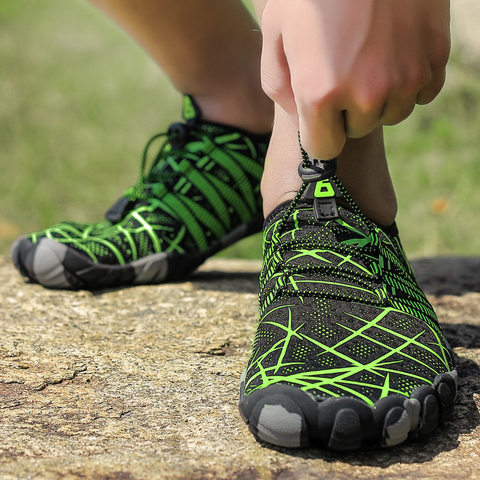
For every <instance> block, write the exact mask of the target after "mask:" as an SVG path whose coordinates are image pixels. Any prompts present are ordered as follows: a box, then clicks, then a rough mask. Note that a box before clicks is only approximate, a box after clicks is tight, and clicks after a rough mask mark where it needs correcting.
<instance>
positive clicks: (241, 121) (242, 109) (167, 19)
mask: <svg viewBox="0 0 480 480" xmlns="http://www.w3.org/2000/svg"><path fill="white" fill-rule="evenodd" d="M91 3H93V4H94V5H96V6H97V7H99V8H100V9H101V10H102V11H104V12H105V13H107V14H108V15H109V16H110V17H111V18H112V19H114V20H115V21H116V22H117V23H118V24H119V25H120V26H122V27H123V28H124V29H125V30H126V31H127V32H128V33H130V34H131V35H132V37H133V38H134V39H136V40H137V42H138V43H139V44H140V45H141V46H142V47H143V48H144V49H145V50H146V51H147V53H148V54H149V55H150V56H151V57H152V59H153V60H154V61H155V62H157V64H158V65H159V66H160V67H161V68H162V69H163V70H164V71H165V72H166V73H167V75H168V76H169V77H170V79H171V80H172V82H173V84H174V86H175V87H176V88H177V90H179V91H180V92H182V93H188V94H190V95H193V96H194V97H195V99H196V100H197V102H198V104H199V105H200V107H201V109H202V111H203V114H204V117H205V118H206V119H208V120H211V121H217V122H222V123H227V124H230V125H235V126H237V127H240V128H244V129H246V130H249V131H252V132H256V133H266V132H269V131H270V129H271V124H272V113H273V112H272V102H271V101H270V100H269V99H268V98H267V96H266V95H265V94H264V93H263V91H262V89H261V86H260V50H261V34H260V32H259V28H258V26H257V25H256V23H255V22H254V20H253V19H252V17H251V16H250V14H249V13H248V11H247V10H246V9H245V7H244V6H243V5H242V3H241V2H240V1H238V0H203V1H202V0H182V1H181V2H175V1H171V0H91Z"/></svg>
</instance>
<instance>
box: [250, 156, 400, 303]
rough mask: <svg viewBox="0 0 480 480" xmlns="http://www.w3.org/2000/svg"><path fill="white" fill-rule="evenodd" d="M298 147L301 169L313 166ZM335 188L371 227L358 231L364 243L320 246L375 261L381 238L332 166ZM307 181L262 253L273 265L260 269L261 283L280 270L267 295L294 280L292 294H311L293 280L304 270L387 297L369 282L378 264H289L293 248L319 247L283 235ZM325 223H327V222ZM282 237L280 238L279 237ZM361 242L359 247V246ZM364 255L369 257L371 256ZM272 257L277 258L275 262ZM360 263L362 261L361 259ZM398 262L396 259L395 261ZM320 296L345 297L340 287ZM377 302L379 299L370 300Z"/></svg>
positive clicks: (382, 298)
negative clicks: (354, 267) (359, 266)
mask: <svg viewBox="0 0 480 480" xmlns="http://www.w3.org/2000/svg"><path fill="white" fill-rule="evenodd" d="M300 148H301V151H302V164H301V168H302V169H303V171H305V170H307V169H309V168H310V167H311V166H312V162H311V160H310V158H309V157H308V154H307V153H306V152H305V150H304V149H303V148H302V147H300ZM329 178H331V180H332V181H333V182H335V185H336V186H337V188H338V189H339V190H340V191H341V192H342V194H343V198H344V199H345V200H346V201H347V203H348V204H349V206H350V210H351V211H352V212H353V213H355V214H357V215H359V216H360V217H361V218H362V220H364V221H365V223H366V224H367V225H368V227H369V229H370V234H369V235H364V234H363V233H362V232H358V233H359V241H360V242H361V243H362V242H363V245H358V244H357V245H349V244H346V243H340V242H334V241H326V242H324V243H323V244H322V246H321V250H324V251H329V252H331V253H333V254H339V255H341V256H342V257H345V258H351V257H353V258H356V259H359V258H361V259H362V260H364V261H365V260H366V262H365V263H366V264H368V263H373V262H375V259H376V258H378V256H379V252H380V249H379V245H380V243H381V242H380V239H379V235H378V232H377V231H376V230H377V229H376V228H375V226H374V225H373V224H371V222H370V221H369V220H368V219H367V218H366V217H365V216H364V215H363V213H362V212H361V210H360V209H359V208H358V207H357V206H356V204H355V203H354V201H353V199H352V198H351V197H350V195H349V193H348V192H347V190H346V189H345V188H344V187H343V185H342V184H341V183H340V182H339V181H338V179H337V177H336V176H335V171H334V170H332V175H331V176H330V177H329ZM307 186H308V184H307V182H305V181H304V182H303V183H302V186H301V187H300V189H299V191H298V192H297V194H296V196H295V197H294V199H293V200H292V202H291V203H290V205H289V206H288V207H287V209H286V210H285V212H284V213H283V215H282V218H281V220H280V222H279V223H278V225H277V226H276V228H275V232H274V233H273V236H274V237H276V238H272V240H271V245H270V246H269V248H267V250H266V251H265V252H264V255H265V257H264V258H265V265H266V266H268V265H270V264H272V265H275V266H274V268H273V269H272V268H270V269H269V268H268V267H267V268H266V271H265V270H264V272H262V276H261V278H260V283H261V284H262V285H264V284H265V283H266V281H267V280H268V279H270V278H272V275H274V274H275V273H279V272H281V274H280V275H279V276H278V277H277V284H276V286H275V287H274V290H273V292H272V295H270V298H273V297H275V296H277V295H279V294H281V291H282V290H283V289H284V288H285V287H286V286H287V285H289V284H291V285H293V284H295V289H293V290H292V291H289V295H291V294H293V295H296V296H302V295H310V296H311V295H312V291H308V290H306V289H302V288H301V286H299V285H298V283H297V282H296V280H297V281H298V278H299V276H302V275H303V274H308V276H309V277H312V276H314V277H318V276H327V275H329V276H334V277H336V278H339V279H345V280H350V281H352V282H354V283H356V284H357V285H359V286H362V287H363V288H365V289H367V290H372V291H375V292H376V293H377V295H378V298H379V302H381V303H383V302H384V301H385V300H386V294H385V292H384V291H383V289H379V288H378V287H376V288H372V286H373V285H372V284H376V285H378V281H379V274H380V270H381V269H380V268H379V269H378V271H371V270H369V269H366V270H362V269H357V270H356V271H352V270H349V269H347V268H342V266H341V265H335V266H331V265H329V264H328V263H326V262H322V261H318V262H315V263H310V264H309V265H308V266H293V267H290V266H289V265H288V264H287V261H286V254H287V253H289V252H292V251H295V250H297V251H302V250H304V251H313V250H317V249H318V245H315V244H314V243H313V241H309V240H308V239H300V240H299V239H295V238H294V236H293V235H292V238H291V239H289V240H285V235H288V233H289V231H288V230H287V228H286V227H287V222H288V220H289V218H290V217H291V215H292V214H293V212H294V210H295V209H296V208H297V206H298V203H299V201H300V200H301V198H302V196H303V194H304V192H305V190H306V188H307ZM339 223H340V224H343V226H345V228H349V229H352V228H353V227H351V226H349V225H348V224H346V223H345V222H343V220H339ZM326 227H327V225H326ZM280 237H282V240H280ZM360 246H361V250H360V248H359V247H360ZM389 256H390V257H391V259H392V261H395V260H396V259H395V257H394V256H393V255H389ZM367 257H371V260H370V261H369V259H368V258H367ZM275 260H278V263H275ZM362 263H363V262H362ZM396 263H398V262H396ZM319 296H322V297H323V298H326V297H327V296H328V297H329V298H335V299H338V300H344V299H345V298H346V297H347V295H345V294H343V293H342V292H341V291H340V290H339V291H338V292H336V293H333V294H332V293H331V294H328V295H326V294H325V293H323V294H321V293H320V292H319ZM372 303H376V304H378V302H372Z"/></svg>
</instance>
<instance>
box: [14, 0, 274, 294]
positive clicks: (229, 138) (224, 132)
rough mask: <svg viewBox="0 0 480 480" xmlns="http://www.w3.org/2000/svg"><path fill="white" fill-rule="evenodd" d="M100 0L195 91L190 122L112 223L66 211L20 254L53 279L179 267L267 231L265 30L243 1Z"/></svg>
mask: <svg viewBox="0 0 480 480" xmlns="http://www.w3.org/2000/svg"><path fill="white" fill-rule="evenodd" d="M93 3H95V4H96V5H98V6H99V7H100V8H101V9H103V10H104V11H105V12H106V13H108V14H109V15H111V16H112V17H113V18H114V19H115V20H117V21H118V23H120V25H122V26H123V27H124V28H125V29H126V30H127V31H129V32H130V33H131V34H132V35H133V36H134V37H135V38H136V39H137V40H138V41H139V42H140V44H141V45H143V47H144V48H145V49H146V50H147V52H148V53H150V55H151V56H152V58H153V59H154V60H155V61H156V62H157V63H158V64H159V65H160V66H161V67H163V68H164V69H165V70H166V72H167V74H168V75H170V77H171V78H172V81H173V83H174V85H175V86H176V87H177V88H178V89H179V90H180V91H182V92H183V93H186V94H190V95H193V96H189V95H185V102H184V118H185V120H187V121H186V123H183V124H182V123H176V124H173V125H172V126H171V127H170V129H169V130H168V132H166V133H165V134H162V135H159V136H164V139H165V142H164V144H163V145H162V146H161V148H160V151H159V153H158V154H157V156H156V157H155V159H154V161H153V162H152V166H151V167H150V170H149V171H148V172H146V171H144V168H145V165H144V164H142V171H141V174H140V177H139V180H138V182H137V185H135V186H134V187H132V188H130V189H128V190H127V191H126V192H125V193H124V196H123V197H122V198H121V199H120V200H119V201H118V202H117V203H116V204H115V205H114V206H113V207H112V208H111V209H110V210H109V211H108V212H107V221H106V222H105V221H104V222H100V223H97V224H78V223H75V222H65V223H62V224H59V225H55V226H53V227H51V228H48V229H46V230H44V231H42V232H38V233H33V234H30V235H28V236H26V237H21V238H20V239H19V240H18V241H17V242H16V243H15V244H14V246H13V248H12V257H13V260H14V262H15V265H16V266H17V268H18V269H19V270H20V271H21V272H22V273H23V274H24V275H26V276H28V277H29V278H30V279H31V280H32V281H35V282H38V283H41V284H42V285H44V286H47V287H52V288H81V287H89V288H95V287H102V286H103V287H108V286H114V285H125V284H132V283H134V284H138V283H161V282H164V281H168V280H172V279H177V278H181V277H184V276H185V275H187V274H188V273H190V272H191V271H193V270H195V268H196V267H197V266H198V265H200V264H201V263H202V262H203V261H205V260H206V258H208V257H209V256H211V255H213V254H214V253H216V252H218V251H219V250H221V249H222V248H225V247H227V246H228V245H230V244H232V243H233V242H235V241H236V240H239V239H240V238H243V237H245V236H247V235H250V234H252V233H256V232H257V231H260V230H261V226H262V222H263V215H262V199H261V195H260V178H261V175H262V172H263V164H264V160H265V153H266V148H267V144H268V141H269V138H270V134H269V133H267V132H270V129H271V110H272V109H273V104H272V102H271V101H270V100H269V99H268V98H267V97H266V96H265V94H264V93H263V91H262V90H261V87H260V74H259V57H260V36H259V33H258V31H257V29H256V28H257V27H256V26H255V23H254V21H253V19H252V18H251V17H250V15H249V14H248V12H247V11H246V10H245V8H244V7H243V5H242V4H241V3H240V2H239V1H236V0H182V1H181V2H172V1H170V0H135V1H134V0H95V1H94V2H93ZM255 132H259V133H255ZM150 145H151V143H149V144H148V146H150ZM146 153H147V152H145V155H144V161H145V159H146V157H147V155H146Z"/></svg>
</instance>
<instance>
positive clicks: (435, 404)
mask: <svg viewBox="0 0 480 480" xmlns="http://www.w3.org/2000/svg"><path fill="white" fill-rule="evenodd" d="M242 377H243V376H242ZM457 388H458V375H457V372H456V370H452V371H451V372H449V373H443V374H441V375H438V376H437V377H436V378H435V380H434V383H433V385H432V386H428V385H424V386H422V387H419V388H418V389H416V390H415V391H414V392H413V394H412V395H411V397H409V398H407V397H403V396H399V395H395V396H388V397H385V398H382V399H381V400H379V401H377V402H376V403H375V404H374V405H372V406H369V405H367V404H366V403H365V402H363V401H361V400H359V399H355V398H348V397H339V398H330V399H328V400H323V399H318V400H317V399H316V398H314V397H313V396H311V395H309V394H308V393H306V392H304V391H302V390H300V389H299V388H296V387H292V386H289V385H272V386H269V387H267V388H264V389H262V390H256V391H254V392H253V393H251V394H250V395H248V396H246V397H244V396H243V393H242V394H241V395H242V398H241V400H240V405H239V409H240V414H241V416H242V418H243V420H244V421H245V423H247V425H248V427H249V429H250V431H251V432H252V433H253V435H254V436H255V438H256V439H257V440H259V441H264V442H267V443H270V444H272V445H276V446H279V447H290V448H297V447H309V446H327V447H328V448H330V449H332V450H338V451H347V450H356V449H358V448H360V447H362V445H366V444H369V445H381V446H384V447H392V446H394V445H399V444H400V443H402V442H404V441H405V440H407V439H408V438H414V437H416V436H418V435H420V434H427V433H430V432H432V431H433V430H435V429H436V428H437V426H438V424H439V421H440V420H448V418H449V417H451V415H452V414H453V408H454V403H455V398H456V395H457ZM241 392H243V380H242V385H241Z"/></svg>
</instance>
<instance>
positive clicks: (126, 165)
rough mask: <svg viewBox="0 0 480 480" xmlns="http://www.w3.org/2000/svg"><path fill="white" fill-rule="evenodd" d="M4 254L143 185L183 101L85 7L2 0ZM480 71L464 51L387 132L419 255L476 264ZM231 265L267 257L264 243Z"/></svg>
mask: <svg viewBox="0 0 480 480" xmlns="http://www.w3.org/2000/svg"><path fill="white" fill-rule="evenodd" d="M0 32H1V33H0V58H1V62H0V105H1V108H0V125H1V128H0V171H1V175H0V196H1V198H0V201H1V205H2V207H1V209H0V253H4V254H5V253H7V252H8V248H9V245H10V243H11V241H12V240H13V239H14V238H15V237H16V236H17V235H18V234H20V233H22V232H29V231H34V230H39V229H41V228H44V227H46V226H48V225H51V224H52V223H55V222H57V221H60V220H65V219H77V220H92V221H93V220H97V219H99V218H100V217H101V216H102V215H103V213H104V211H105V210H106V208H107V207H109V206H110V204H111V203H113V201H114V200H115V199H116V198H117V197H118V196H119V195H120V194H121V192H122V191H123V189H124V188H125V187H128V186H130V185H131V184H132V183H134V182H135V180H136V177H137V174H138V168H139V166H140V159H141V153H142V149H143V146H144V144H145V143H146V141H147V140H148V138H149V137H150V136H151V135H153V134H155V133H157V132H158V131H163V130H165V129H166V127H167V126H168V124H169V123H170V122H171V121H174V120H177V119H178V112H179V108H180V95H179V94H178V93H176V92H175V91H174V90H173V88H172V87H171V85H170V84H169V81H168V79H167V78H166V76H165V75H164V74H163V73H162V72H161V71H160V70H159V69H158V67H156V66H155V65H154V64H153V63H152V62H151V61H150V60H149V59H148V57H147V56H146V55H145V54H144V53H143V52H142V51H141V50H140V48H139V47H137V46H136V45H135V44H134V43H133V42H131V41H130V40H129V38H128V37H127V36H126V35H125V34H124V33H122V32H121V31H120V30H119V29H118V28H117V27H116V26H115V25H113V24H112V23H110V22H109V21H108V20H107V19H106V18H104V17H103V16H102V15H100V14H99V13H98V12H97V11H95V10H94V9H93V8H92V7H91V6H90V5H89V4H88V3H87V2H85V1H84V0H70V1H69V2H65V1H62V0H43V1H42V2H31V1H30V0H15V2H12V1H11V0H0ZM479 80H480V72H479V71H478V70H475V68H470V67H468V65H465V61H464V60H463V59H462V55H461V54H460V53H459V52H456V53H455V54H454V56H453V58H452V61H451V67H450V75H449V79H448V83H447V86H446V88H445V90H444V92H443V93H442V94H441V96H440V97H439V99H438V100H437V101H435V102H434V103H433V104H432V105H431V106H428V107H420V108H418V109H417V110H416V112H415V113H414V115H412V117H411V118H410V119H409V120H408V121H407V122H404V123H403V124H402V125H400V126H397V127H394V128H388V129H386V139H387V148H388V155H389V159H390V168H391V172H392V176H393V178H394V182H395V185H396V187H397V193H398V197H399V204H400V212H399V217H398V223H399V226H400V229H401V231H402V238H403V242H404V244H405V247H406V250H407V252H408V253H410V254H412V255H417V256H418V255H422V256H425V255H429V256H431V255H447V254H455V255H477V254H478V252H479V251H480V227H479V222H478V220H477V218H476V215H477V212H478V211H479V207H480V189H479V188H478V183H479V180H480V148H479V147H480V135H478V133H477V132H478V131H479V126H480V125H479V123H480V121H479V118H478V113H477V112H478V111H479V108H478V107H479V102H480V81H479ZM224 255H228V256H240V257H244V258H258V257H259V256H260V237H259V236H258V235H257V236H255V237H252V238H251V239H248V240H246V241H244V242H241V243H240V244H238V245H236V246H234V247H231V248H230V249H229V250H228V251H226V252H225V253H224Z"/></svg>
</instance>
